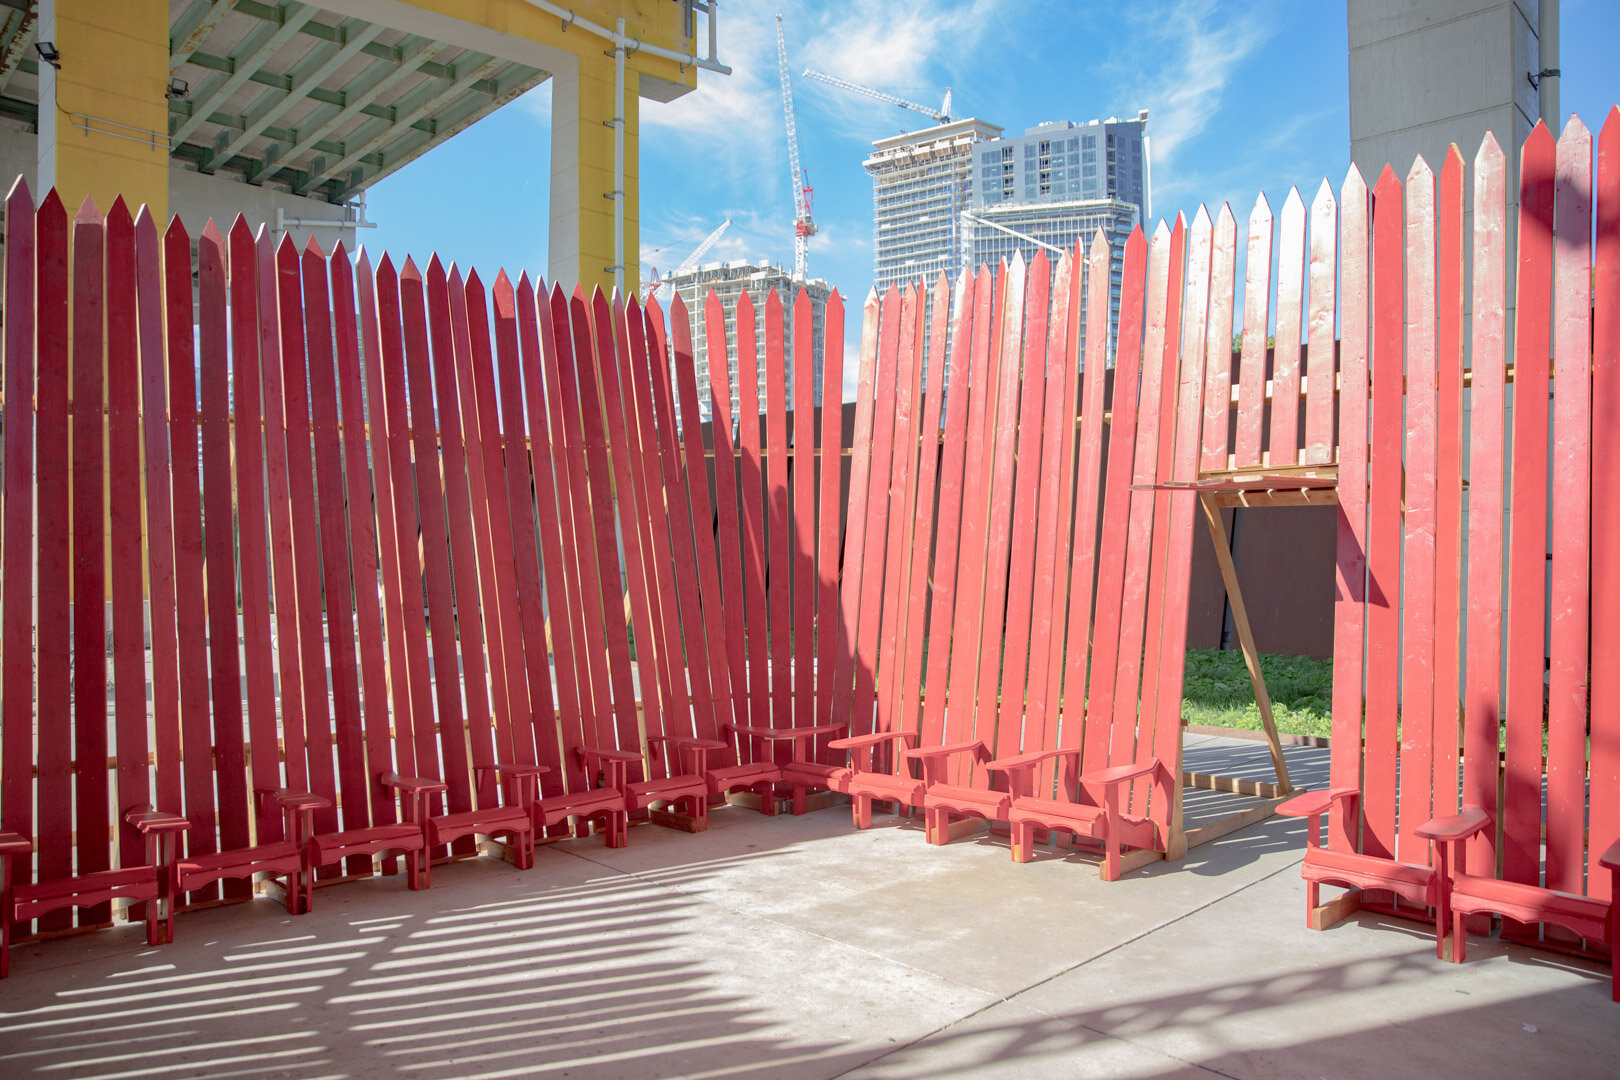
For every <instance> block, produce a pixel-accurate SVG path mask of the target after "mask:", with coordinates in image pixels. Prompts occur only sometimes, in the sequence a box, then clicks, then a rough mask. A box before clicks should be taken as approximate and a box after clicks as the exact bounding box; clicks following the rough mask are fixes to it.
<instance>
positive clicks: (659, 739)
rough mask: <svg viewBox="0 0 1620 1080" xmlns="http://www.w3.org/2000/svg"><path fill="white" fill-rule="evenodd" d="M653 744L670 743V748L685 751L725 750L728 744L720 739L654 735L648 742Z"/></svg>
mask: <svg viewBox="0 0 1620 1080" xmlns="http://www.w3.org/2000/svg"><path fill="white" fill-rule="evenodd" d="M647 742H648V743H649V744H652V743H668V744H669V745H670V746H673V747H676V748H678V749H683V750H724V749H725V748H726V744H725V743H723V742H721V741H720V740H719V739H699V738H694V737H693V736H691V735H654V736H652V737H651V738H649V739H648V740H647Z"/></svg>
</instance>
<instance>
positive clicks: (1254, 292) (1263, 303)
mask: <svg viewBox="0 0 1620 1080" xmlns="http://www.w3.org/2000/svg"><path fill="white" fill-rule="evenodd" d="M1244 266H1245V269H1244V278H1243V352H1242V356H1241V358H1240V359H1239V361H1238V417H1237V438H1236V441H1235V442H1234V449H1233V456H1234V457H1235V459H1236V464H1237V465H1238V466H1239V467H1240V468H1241V467H1244V466H1249V465H1259V464H1260V440H1261V433H1262V432H1261V429H1262V425H1263V423H1264V419H1265V406H1266V334H1267V331H1268V329H1269V326H1270V303H1271V206H1270V204H1269V203H1267V202H1266V196H1265V193H1264V192H1261V193H1260V195H1259V196H1257V197H1256V198H1255V200H1254V210H1253V211H1252V212H1251V213H1250V214H1249V247H1248V257H1247V261H1246V262H1245V264H1244Z"/></svg>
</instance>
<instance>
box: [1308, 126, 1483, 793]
mask: <svg viewBox="0 0 1620 1080" xmlns="http://www.w3.org/2000/svg"><path fill="white" fill-rule="evenodd" d="M1437 235H1438V239H1439V249H1438V253H1437V255H1438V258H1437V265H1436V272H1435V281H1436V284H1435V288H1436V305H1435V311H1436V321H1435V350H1436V352H1435V355H1436V364H1435V368H1436V383H1435V391H1436V405H1437V412H1436V419H1435V444H1436V451H1437V454H1438V461H1437V463H1436V469H1435V474H1436V476H1437V477H1438V478H1439V491H1438V494H1437V497H1436V501H1435V548H1434V561H1435V566H1436V568H1437V573H1436V576H1435V585H1434V617H1435V626H1434V685H1435V693H1434V729H1435V746H1434V813H1435V816H1437V817H1439V816H1443V815H1449V814H1455V813H1456V812H1457V809H1458V804H1457V784H1458V771H1457V770H1458V766H1459V765H1460V761H1459V758H1458V746H1459V743H1460V740H1461V738H1462V732H1461V730H1460V728H1459V721H1460V719H1461V715H1462V710H1461V708H1460V706H1461V701H1462V698H1461V690H1460V686H1461V679H1462V671H1461V657H1460V649H1461V646H1462V641H1461V631H1462V622H1461V612H1462V573H1463V570H1464V567H1463V564H1462V489H1463V485H1462V478H1463V459H1462V398H1463V338H1462V329H1463V162H1462V154H1461V153H1460V152H1458V150H1457V147H1456V146H1455V145H1453V146H1452V147H1451V149H1450V151H1449V152H1448V153H1447V154H1446V163H1445V165H1444V166H1443V167H1442V168H1441V170H1440V219H1439V225H1438V233H1437ZM1330 445H1331V440H1330ZM1498 595H1499V594H1498Z"/></svg>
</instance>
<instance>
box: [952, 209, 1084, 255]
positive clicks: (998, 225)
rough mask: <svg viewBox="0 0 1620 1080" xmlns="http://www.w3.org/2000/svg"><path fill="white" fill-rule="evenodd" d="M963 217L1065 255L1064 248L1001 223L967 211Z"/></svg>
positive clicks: (964, 211)
mask: <svg viewBox="0 0 1620 1080" xmlns="http://www.w3.org/2000/svg"><path fill="white" fill-rule="evenodd" d="M962 217H963V218H964V219H965V220H967V221H971V222H973V223H974V224H976V225H988V226H990V228H992V229H1000V230H1001V231H1002V232H1004V233H1006V234H1007V235H1008V236H1013V237H1017V238H1018V239H1019V240H1027V241H1029V242H1030V243H1031V244H1036V245H1038V246H1040V247H1043V248H1045V249H1046V250H1047V251H1050V252H1052V253H1053V254H1055V255H1059V256H1061V255H1063V254H1065V252H1064V250H1063V249H1062V248H1060V247H1055V246H1053V245H1052V244H1048V243H1047V242H1046V241H1045V240H1037V239H1035V238H1034V237H1033V236H1031V235H1029V234H1028V233H1021V232H1019V231H1018V230H1017V229H1009V228H1008V227H1007V226H1005V225H1002V224H1001V223H999V222H995V221H990V220H988V219H986V218H982V217H979V216H978V215H977V214H970V213H968V212H967V211H966V210H963V211H962Z"/></svg>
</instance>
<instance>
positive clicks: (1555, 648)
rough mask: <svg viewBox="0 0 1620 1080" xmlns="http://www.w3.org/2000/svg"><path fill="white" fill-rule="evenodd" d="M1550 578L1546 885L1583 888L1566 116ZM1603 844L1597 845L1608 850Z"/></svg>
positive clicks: (1587, 196) (1584, 214) (1573, 140)
mask: <svg viewBox="0 0 1620 1080" xmlns="http://www.w3.org/2000/svg"><path fill="white" fill-rule="evenodd" d="M1553 232H1554V244H1555V247H1554V255H1553V259H1554V275H1555V276H1554V290H1555V291H1554V293H1553V326H1552V331H1553V355H1554V356H1556V357H1557V358H1558V359H1557V371H1556V372H1555V376H1556V377H1555V378H1554V387H1555V389H1554V394H1553V417H1552V431H1553V448H1552V461H1551V465H1552V477H1553V479H1552V516H1551V518H1550V519H1549V521H1550V524H1551V530H1552V537H1551V544H1550V546H1551V548H1552V573H1551V577H1550V581H1549V592H1548V618H1549V622H1550V625H1551V636H1550V640H1549V642H1548V644H1549V649H1548V655H1549V664H1548V704H1547V809H1546V820H1547V839H1546V852H1545V856H1544V858H1545V860H1546V886H1547V888H1549V889H1557V890H1559V891H1560V892H1569V893H1579V892H1581V891H1582V889H1583V887H1584V886H1585V884H1586V851H1585V845H1584V842H1583V841H1584V837H1585V829H1586V745H1587V718H1588V715H1589V714H1588V712H1587V700H1586V691H1587V671H1588V654H1587V649H1588V646H1589V644H1590V627H1589V625H1588V622H1587V619H1588V614H1589V606H1588V605H1589V598H1590V596H1591V591H1590V588H1589V586H1590V581H1589V577H1588V575H1589V572H1590V559H1591V556H1592V545H1591V511H1590V498H1591V489H1590V487H1589V483H1588V480H1589V476H1588V472H1589V470H1590V468H1591V448H1592V437H1591V432H1592V388H1591V387H1592V384H1591V377H1590V368H1589V367H1588V349H1589V348H1590V345H1591V334H1592V325H1591V321H1590V320H1591V311H1592V285H1593V279H1592V136H1591V134H1590V133H1589V132H1588V131H1587V130H1586V125H1584V124H1582V123H1581V120H1580V117H1578V116H1572V117H1571V118H1570V120H1569V123H1568V124H1567V125H1565V127H1564V134H1563V136H1562V137H1561V138H1560V139H1559V140H1558V148H1557V165H1556V171H1555V174H1554V191H1553ZM1609 843H1610V841H1608V840H1607V839H1602V840H1600V841H1599V842H1598V844H1597V847H1598V848H1599V850H1600V853H1601V851H1602V849H1605V848H1607V847H1608V845H1609Z"/></svg>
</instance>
